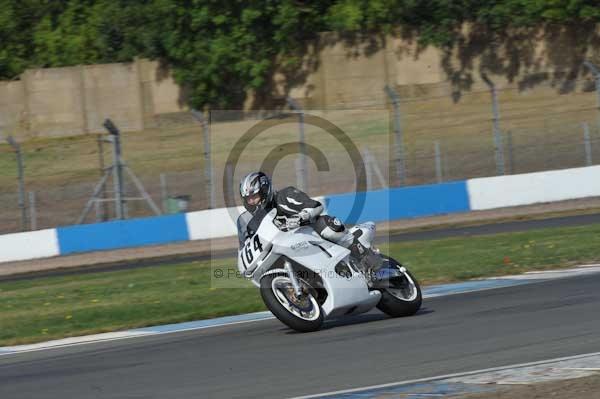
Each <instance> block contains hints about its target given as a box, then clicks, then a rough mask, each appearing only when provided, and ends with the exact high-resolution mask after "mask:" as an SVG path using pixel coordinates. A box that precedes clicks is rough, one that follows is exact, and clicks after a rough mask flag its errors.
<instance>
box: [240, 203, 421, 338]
mask: <svg viewBox="0 0 600 399" xmlns="http://www.w3.org/2000/svg"><path fill="white" fill-rule="evenodd" d="M276 213H277V211H276V210H275V209H273V210H271V211H270V212H264V211H263V212H258V213H257V214H256V215H255V216H254V218H253V219H252V221H251V222H250V224H249V225H250V226H251V230H252V231H255V232H256V233H255V234H254V235H253V236H252V237H249V238H247V239H246V241H245V243H244V245H243V246H242V247H241V249H240V251H239V254H238V268H239V270H240V272H241V273H242V274H243V275H244V276H245V277H247V278H249V279H251V281H252V282H253V283H254V284H255V285H256V286H257V287H259V288H260V292H261V296H262V299H263V301H264V303H265V305H266V306H267V308H268V309H269V310H270V311H271V312H272V313H273V314H274V315H275V316H276V317H277V318H278V319H279V320H280V321H281V322H283V323H284V324H286V325H287V326H289V327H290V328H292V329H294V330H296V331H300V332H309V331H316V330H318V329H319V328H320V327H321V325H322V324H323V321H324V320H325V319H333V318H338V317H341V316H346V315H354V314H359V313H364V312H367V311H369V310H371V309H373V308H374V307H377V308H379V309H380V310H381V311H383V312H384V313H386V314H388V315H390V316H393V317H400V316H410V315H413V314H415V313H416V312H417V311H418V310H419V308H420V307H421V301H422V296H421V288H420V287H419V283H418V282H417V280H416V279H415V278H414V277H413V275H412V274H411V273H410V272H409V271H408V270H407V269H406V268H405V267H403V266H402V265H401V264H400V263H398V262H396V261H395V260H394V259H392V258H390V257H388V256H385V255H382V254H380V253H379V251H378V250H377V249H376V248H375V247H374V246H373V245H372V243H373V239H374V238H375V224H374V223H371V222H367V223H362V224H358V225H356V226H354V227H352V228H351V229H349V234H352V235H354V236H355V237H358V240H359V241H360V243H361V244H362V246H363V247H364V250H365V253H364V255H361V256H360V259H357V258H356V257H354V256H352V255H351V251H350V250H349V249H347V248H345V247H343V246H341V245H337V244H335V243H333V242H330V241H327V240H324V239H323V238H322V237H321V236H320V235H319V234H317V233H316V232H315V231H314V230H313V228H312V227H310V226H297V227H292V228H287V229H286V228H284V229H283V230H282V229H281V228H280V227H278V226H277V225H278V224H279V223H278V221H277V219H276Z"/></svg>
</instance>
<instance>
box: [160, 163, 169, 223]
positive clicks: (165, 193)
mask: <svg viewBox="0 0 600 399" xmlns="http://www.w3.org/2000/svg"><path fill="white" fill-rule="evenodd" d="M168 198H169V189H168V186H167V175H166V174H164V173H161V174H160V199H161V201H162V209H163V212H164V213H167V211H168V209H167V208H168V206H167V200H168Z"/></svg>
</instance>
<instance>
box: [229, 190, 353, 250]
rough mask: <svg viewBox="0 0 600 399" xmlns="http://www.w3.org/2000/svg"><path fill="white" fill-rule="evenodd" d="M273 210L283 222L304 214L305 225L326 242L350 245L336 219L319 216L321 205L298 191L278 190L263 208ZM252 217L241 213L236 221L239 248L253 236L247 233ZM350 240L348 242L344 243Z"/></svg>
mask: <svg viewBox="0 0 600 399" xmlns="http://www.w3.org/2000/svg"><path fill="white" fill-rule="evenodd" d="M273 208H277V216H276V218H277V219H278V220H282V221H283V220H285V219H286V218H289V217H294V216H297V215H299V214H301V213H302V214H304V215H306V216H305V217H307V222H306V224H311V225H312V226H313V228H314V229H315V231H316V232H317V233H318V234H319V235H321V237H323V238H324V239H326V240H329V241H333V242H335V243H336V244H340V245H344V246H348V245H350V244H351V243H352V238H351V237H348V235H347V234H346V228H345V227H344V225H343V224H342V223H341V222H340V220H339V219H338V218H335V217H331V216H327V215H321V212H323V204H321V203H320V202H319V201H316V200H314V199H312V198H310V197H309V196H308V195H307V194H306V193H304V192H302V191H300V190H298V189H297V188H295V187H286V188H284V189H282V190H279V191H277V192H276V193H275V195H274V196H273V201H272V203H271V204H267V205H266V206H265V210H266V211H267V212H268V211H270V210H271V209H273ZM252 217H253V215H252V214H251V213H250V212H244V213H242V214H241V215H240V216H239V218H238V220H237V228H238V238H239V241H240V247H241V246H242V245H243V244H244V241H245V240H246V238H247V237H249V236H251V235H253V234H254V232H252V231H249V230H251V229H249V223H250V221H251V220H252ZM347 240H350V241H349V242H345V241H347Z"/></svg>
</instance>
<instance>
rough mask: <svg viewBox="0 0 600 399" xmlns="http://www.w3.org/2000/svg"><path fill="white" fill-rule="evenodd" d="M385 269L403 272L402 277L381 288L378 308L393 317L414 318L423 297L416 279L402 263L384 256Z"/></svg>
mask: <svg viewBox="0 0 600 399" xmlns="http://www.w3.org/2000/svg"><path fill="white" fill-rule="evenodd" d="M383 258H384V265H383V267H389V268H394V269H397V270H400V271H402V276H401V277H396V278H393V279H390V281H389V284H388V285H387V287H385V288H381V300H380V301H379V303H378V304H377V308H378V309H379V310H381V311H382V312H384V313H385V314H387V315H389V316H392V317H403V316H412V315H414V314H415V313H417V312H418V311H419V309H420V308H421V303H422V301H423V297H422V294H421V287H420V286H419V283H418V281H417V279H416V278H414V276H413V275H412V274H411V273H410V272H409V271H408V270H407V269H406V268H404V267H403V266H402V265H401V264H400V263H398V262H396V261H395V260H394V259H392V258H390V257H387V256H384V257H383Z"/></svg>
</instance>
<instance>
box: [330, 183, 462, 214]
mask: <svg viewBox="0 0 600 399" xmlns="http://www.w3.org/2000/svg"><path fill="white" fill-rule="evenodd" d="M361 199H364V206H362V208H359V209H358V210H359V212H357V213H355V214H351V213H352V212H351V210H352V208H353V206H354V204H355V201H357V202H360V201H361ZM325 201H326V203H327V213H328V214H330V215H334V216H337V217H339V218H340V219H342V220H343V221H345V222H346V223H350V224H354V223H360V222H365V221H368V220H371V221H374V222H382V221H388V220H395V219H403V218H414V217H420V216H432V215H441V214H445V213H453V212H467V211H469V210H470V206H469V195H468V192H467V183H466V181H459V182H451V183H441V184H432V185H425V186H415V187H402V188H394V189H386V190H376V191H369V192H366V193H358V194H355V193H346V194H336V195H329V196H327V197H326V199H325Z"/></svg>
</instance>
